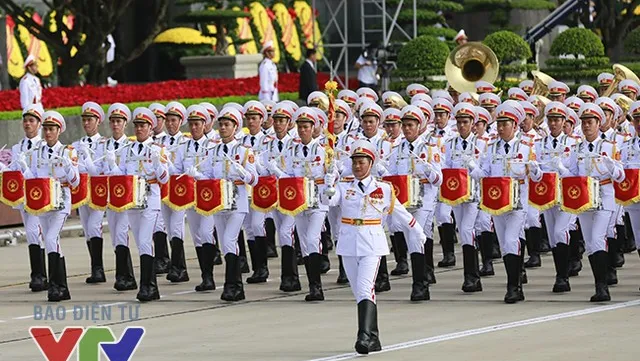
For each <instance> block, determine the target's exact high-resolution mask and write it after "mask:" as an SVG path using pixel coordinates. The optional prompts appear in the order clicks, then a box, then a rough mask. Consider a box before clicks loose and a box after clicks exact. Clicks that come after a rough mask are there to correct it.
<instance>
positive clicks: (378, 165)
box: [375, 162, 387, 175]
mask: <svg viewBox="0 0 640 361" xmlns="http://www.w3.org/2000/svg"><path fill="white" fill-rule="evenodd" d="M375 167H376V174H377V175H382V174H385V173H387V168H385V166H384V165H382V162H377V163H376V165H375Z"/></svg>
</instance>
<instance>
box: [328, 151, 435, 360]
mask: <svg viewBox="0 0 640 361" xmlns="http://www.w3.org/2000/svg"><path fill="white" fill-rule="evenodd" d="M352 146H353V150H352V152H351V159H352V165H351V168H352V171H353V176H354V177H355V179H354V180H353V181H351V182H339V183H338V185H337V187H334V184H335V180H336V174H327V175H326V176H325V184H326V185H327V188H326V189H325V190H324V192H323V193H322V194H321V198H320V199H321V202H322V203H324V204H326V205H328V206H339V207H340V208H341V210H342V214H341V226H340V227H341V228H340V236H339V238H338V243H337V248H336V253H337V254H338V255H340V256H342V260H343V263H344V269H345V272H346V273H347V277H348V279H349V285H350V286H351V291H352V292H353V295H354V297H355V298H356V302H357V304H358V339H357V341H356V344H355V349H356V351H357V352H358V353H359V354H368V353H369V352H376V351H380V350H381V348H382V347H381V345H380V339H379V332H378V309H377V306H376V294H375V287H374V282H375V279H376V273H377V272H378V268H379V266H380V262H381V257H382V256H384V255H387V254H389V246H388V245H387V236H386V235H385V232H384V228H383V226H382V222H383V219H385V218H386V217H387V216H393V220H394V222H398V223H400V224H402V226H401V228H403V229H408V230H409V231H410V232H411V235H410V237H416V239H418V238H422V240H423V241H424V240H425V236H424V232H423V230H422V227H420V224H418V223H417V222H416V219H415V218H413V216H412V215H411V214H410V213H409V212H407V210H406V209H405V208H404V207H403V206H402V204H401V203H400V202H398V200H397V199H396V197H395V194H394V190H393V186H392V185H391V184H390V183H388V182H383V181H378V180H376V179H375V178H374V177H373V176H372V175H371V170H372V169H373V166H374V163H375V162H376V160H377V159H378V157H377V151H376V148H375V146H374V145H373V144H372V143H370V142H368V141H366V140H358V141H355V142H354V143H353V144H352Z"/></svg>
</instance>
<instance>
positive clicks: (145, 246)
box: [127, 209, 162, 256]
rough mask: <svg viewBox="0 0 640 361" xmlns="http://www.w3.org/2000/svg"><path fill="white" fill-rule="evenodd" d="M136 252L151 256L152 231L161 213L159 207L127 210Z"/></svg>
mask: <svg viewBox="0 0 640 361" xmlns="http://www.w3.org/2000/svg"><path fill="white" fill-rule="evenodd" d="M127 216H129V224H130V225H131V230H132V231H133V238H134V239H135V240H136V244H137V245H138V253H139V254H140V255H141V256H142V255H145V254H146V255H149V256H153V231H154V229H155V227H156V223H157V222H158V220H159V219H160V218H162V215H161V214H160V210H159V209H130V210H128V211H127Z"/></svg>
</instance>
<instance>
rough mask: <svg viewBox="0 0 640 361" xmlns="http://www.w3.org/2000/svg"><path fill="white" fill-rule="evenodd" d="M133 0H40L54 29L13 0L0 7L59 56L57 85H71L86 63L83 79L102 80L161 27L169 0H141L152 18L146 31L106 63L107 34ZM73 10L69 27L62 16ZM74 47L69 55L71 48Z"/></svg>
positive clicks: (138, 51) (141, 49)
mask: <svg viewBox="0 0 640 361" xmlns="http://www.w3.org/2000/svg"><path fill="white" fill-rule="evenodd" d="M134 1H135V0H43V3H44V4H45V5H46V6H47V7H48V9H49V12H50V14H54V15H53V21H55V24H56V27H55V30H51V29H50V27H49V26H48V22H47V21H45V22H44V24H42V25H41V24H38V23H37V22H35V21H34V20H33V19H32V18H31V17H30V16H28V15H27V14H28V12H27V9H25V8H23V7H21V6H20V5H18V4H17V2H16V1H13V0H0V9H2V10H4V11H5V12H6V13H7V14H8V15H11V16H12V18H13V19H14V20H15V22H16V23H17V24H21V25H24V26H25V27H26V28H27V29H28V30H29V32H30V33H32V34H33V35H34V36H35V37H37V38H38V39H40V40H42V41H44V42H46V43H47V45H48V46H49V48H50V49H52V50H53V51H54V52H55V54H56V55H57V56H58V57H59V58H60V64H59V66H58V77H59V82H60V85H62V86H72V85H77V84H79V83H80V75H79V72H80V69H82V68H83V67H85V66H88V67H89V68H88V73H87V82H89V83H91V84H104V83H105V82H106V78H107V76H110V75H112V74H114V73H115V72H116V71H117V70H118V69H120V68H121V67H122V66H124V65H125V64H127V63H128V62H130V61H132V60H134V59H136V58H137V57H139V56H140V55H142V53H143V52H144V51H145V49H147V47H148V46H149V45H151V44H152V42H153V39H154V38H155V37H156V35H157V34H158V33H159V32H160V31H161V30H162V29H163V27H164V20H165V16H166V13H167V7H168V3H169V0H149V1H145V3H146V4H147V8H148V9H149V13H148V15H147V16H148V17H150V18H152V19H154V20H155V23H154V26H153V27H152V28H151V29H150V31H149V34H148V35H147V36H146V37H145V38H143V39H142V40H141V41H140V42H139V43H137V45H136V46H135V48H134V49H133V51H131V52H130V53H128V54H118V53H116V57H115V60H114V61H113V62H111V63H109V64H107V63H106V53H107V50H108V49H109V43H108V42H107V36H108V35H109V34H111V33H113V31H114V30H115V29H116V26H117V25H118V22H119V21H120V19H121V17H122V16H123V15H124V14H125V12H127V11H130V10H131V9H130V7H131V5H132V4H133V3H134ZM66 14H73V15H74V16H75V20H74V25H73V27H72V28H69V27H68V26H67V25H66V24H65V23H64V22H63V16H64V15H66ZM74 47H75V48H76V50H77V51H76V52H75V54H73V55H71V54H72V52H71V49H73V48H74Z"/></svg>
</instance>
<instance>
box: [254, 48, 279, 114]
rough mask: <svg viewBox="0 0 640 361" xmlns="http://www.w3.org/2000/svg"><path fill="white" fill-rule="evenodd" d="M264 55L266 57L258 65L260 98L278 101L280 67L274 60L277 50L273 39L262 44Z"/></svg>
mask: <svg viewBox="0 0 640 361" xmlns="http://www.w3.org/2000/svg"><path fill="white" fill-rule="evenodd" d="M261 53H262V55H263V56H264V58H263V59H262V61H261V62H260V65H259V67H258V75H259V77H260V94H258V100H272V101H274V102H277V101H278V100H280V99H279V97H278V67H277V66H276V64H275V63H274V62H273V60H272V59H273V57H274V56H275V54H276V51H275V49H274V47H273V42H272V41H267V42H266V43H265V44H264V45H263V46H262V51H261Z"/></svg>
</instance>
